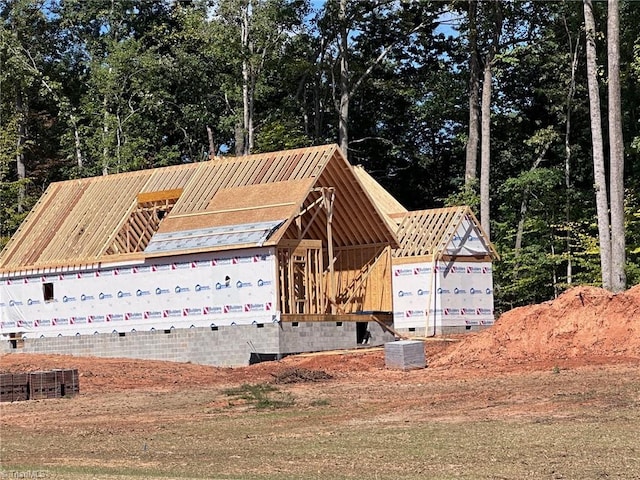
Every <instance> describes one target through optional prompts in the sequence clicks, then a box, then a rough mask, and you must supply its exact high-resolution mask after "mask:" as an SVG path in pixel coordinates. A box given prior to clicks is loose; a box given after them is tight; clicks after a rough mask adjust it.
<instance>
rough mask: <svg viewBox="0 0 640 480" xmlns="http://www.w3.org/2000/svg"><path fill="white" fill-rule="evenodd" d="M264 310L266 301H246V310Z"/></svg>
mask: <svg viewBox="0 0 640 480" xmlns="http://www.w3.org/2000/svg"><path fill="white" fill-rule="evenodd" d="M264 310H265V306H264V303H246V304H245V305H244V311H245V312H263V311H264Z"/></svg>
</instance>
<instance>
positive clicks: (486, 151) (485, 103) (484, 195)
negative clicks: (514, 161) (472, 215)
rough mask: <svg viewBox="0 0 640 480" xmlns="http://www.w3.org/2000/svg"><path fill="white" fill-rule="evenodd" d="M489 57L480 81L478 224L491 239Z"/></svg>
mask: <svg viewBox="0 0 640 480" xmlns="http://www.w3.org/2000/svg"><path fill="white" fill-rule="evenodd" d="M491 79H492V75H491V59H490V58H489V56H487V60H486V62H485V66H484V77H483V81H482V108H481V113H482V140H481V147H480V224H481V225H482V228H483V229H484V231H485V233H486V234H487V240H490V239H491V216H490V213H489V208H490V206H491V205H490V204H491V202H490V199H489V172H490V170H491Z"/></svg>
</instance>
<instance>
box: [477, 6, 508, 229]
mask: <svg viewBox="0 0 640 480" xmlns="http://www.w3.org/2000/svg"><path fill="white" fill-rule="evenodd" d="M490 9H491V14H490V16H491V19H492V22H491V28H492V39H491V43H490V45H489V49H488V51H487V54H486V56H485V59H484V71H483V72H484V73H483V79H482V102H481V108H480V116H481V119H482V120H481V136H480V223H481V224H482V228H483V229H484V231H485V232H486V234H487V236H488V237H489V238H491V206H490V174H491V88H492V85H491V83H492V81H493V73H492V69H493V62H494V60H495V58H496V54H497V53H498V49H499V44H500V37H501V35H502V21H503V14H502V5H501V3H500V1H499V0H494V1H493V2H491V6H490Z"/></svg>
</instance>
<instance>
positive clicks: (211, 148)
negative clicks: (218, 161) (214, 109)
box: [207, 125, 217, 160]
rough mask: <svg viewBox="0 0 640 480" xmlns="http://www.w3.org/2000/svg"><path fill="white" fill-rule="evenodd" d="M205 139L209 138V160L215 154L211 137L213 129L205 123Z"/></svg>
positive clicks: (214, 144) (214, 146) (214, 145)
mask: <svg viewBox="0 0 640 480" xmlns="http://www.w3.org/2000/svg"><path fill="white" fill-rule="evenodd" d="M207 139H208V140H209V160H212V159H213V157H215V156H216V150H217V148H216V143H215V141H214V139H213V130H211V127H210V126H209V125H207Z"/></svg>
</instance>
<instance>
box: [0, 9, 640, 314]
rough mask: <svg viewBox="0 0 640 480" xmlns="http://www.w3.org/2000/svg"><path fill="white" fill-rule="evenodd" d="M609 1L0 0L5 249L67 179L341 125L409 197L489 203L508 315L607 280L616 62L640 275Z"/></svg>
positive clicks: (625, 68) (636, 165)
mask: <svg viewBox="0 0 640 480" xmlns="http://www.w3.org/2000/svg"><path fill="white" fill-rule="evenodd" d="M587 7H588V8H589V9H590V11H591V12H593V16H594V20H595V25H594V27H592V28H589V24H588V23H587V24H586V25H587V27H585V12H587ZM610 7H611V4H610V3H609V4H608V3H607V2H601V1H596V2H593V4H592V3H591V0H585V1H584V2H583V1H497V0H487V1H478V2H476V1H471V2H468V1H462V0H449V1H427V0H424V1H419V0H415V1H411V2H408V1H407V2H402V1H397V0H369V1H366V0H360V1H358V0H327V1H322V2H320V1H310V0H217V1H209V0H193V1H182V0H155V1H144V0H5V1H3V2H2V3H1V4H0V16H1V18H2V22H1V25H0V28H1V30H0V127H1V128H0V237H1V240H0V242H1V243H0V246H3V245H4V244H5V243H6V242H7V241H8V239H9V238H10V237H11V235H12V234H13V232H15V230H16V229H17V228H18V227H19V225H20V222H21V221H22V220H23V218H24V217H25V216H26V214H27V213H28V211H29V210H30V208H31V207H32V206H33V205H34V204H35V202H36V201H37V200H38V198H39V197H40V196H41V195H42V193H43V192H44V191H45V189H46V188H47V186H48V185H49V184H50V183H51V182H54V181H60V180H67V179H72V178H78V177H87V176H93V175H107V174H111V173H117V172H125V171H130V170H137V169H143V168H154V167H160V166H166V165H174V164H179V163H185V162H200V161H205V160H207V159H208V158H209V156H210V155H228V154H232V155H244V154H248V153H259V152H267V151H275V150H282V149H289V148H296V147H305V146H310V145H319V144H326V143H338V144H339V145H340V146H341V147H342V149H343V151H344V152H345V154H346V155H347V156H348V159H349V161H350V162H351V163H352V164H360V165H362V166H364V167H365V168H366V170H367V171H369V172H370V173H371V174H372V175H373V176H374V177H375V178H376V179H377V180H378V181H379V182H380V183H381V184H382V185H383V186H385V187H386V188H387V189H388V190H389V191H390V192H391V193H392V194H393V195H394V196H395V197H396V198H397V199H398V200H399V201H400V202H401V203H402V204H403V205H404V206H405V207H406V208H408V209H411V210H414V209H425V208H433V207H439V206H444V205H452V204H468V205H470V206H471V207H472V208H473V209H474V211H475V212H476V214H477V215H478V216H479V218H480V217H482V222H483V225H485V228H486V229H487V230H488V231H489V233H490V236H491V240H492V241H493V242H494V244H495V245H496V247H497V249H498V251H499V253H500V256H501V259H500V261H497V262H495V264H494V282H495V297H496V311H497V313H500V312H502V311H505V310H508V309H510V308H513V307H515V306H518V305H523V304H529V303H534V302H540V301H544V300H548V299H551V298H554V297H555V296H557V295H558V294H559V293H561V292H562V291H563V290H566V289H567V288H568V287H570V286H571V285H573V284H591V285H602V284H603V273H602V272H603V271H604V268H603V267H602V264H601V259H602V258H603V255H601V243H602V242H601V239H602V237H600V238H599V233H600V234H602V231H603V225H602V221H601V217H599V215H598V211H597V210H598V209H597V208H596V197H597V195H599V194H600V195H601V194H604V195H605V197H604V198H605V201H606V200H607V195H610V196H611V197H613V195H612V194H611V191H610V190H609V189H608V188H607V185H608V182H609V181H610V180H611V179H612V178H613V176H614V175H613V174H611V175H608V172H609V168H610V166H611V165H612V164H613V163H614V162H613V156H610V155H609V153H608V152H610V151H613V149H612V148H609V147H611V146H613V145H614V143H615V142H613V141H612V142H609V138H613V135H612V134H611V133H610V132H611V131H612V130H610V129H609V128H608V127H609V126H611V125H613V124H612V123H611V120H610V117H609V115H608V114H609V113H610V111H611V109H610V103H609V102H611V101H612V100H611V98H612V97H611V96H610V95H611V94H610V92H611V90H610V89H609V86H610V85H614V83H612V79H615V80H616V81H617V80H619V82H620V106H621V122H620V128H618V129H617V133H619V134H621V135H622V137H621V138H622V147H621V148H622V158H623V160H624V167H623V168H624V170H623V172H624V190H623V192H622V194H623V195H624V240H625V242H624V243H623V246H624V249H625V251H624V254H625V256H624V275H625V276H626V279H625V280H624V281H625V282H626V283H625V284H626V285H629V286H630V285H634V284H637V283H640V117H639V114H640V87H639V83H640V82H639V80H640V27H639V25H640V2H636V1H624V0H622V1H620V3H619V5H618V3H617V1H616V2H615V9H616V11H617V12H618V13H619V19H618V22H619V23H618V25H619V34H618V35H619V37H618V38H619V49H618V51H619V71H613V70H612V67H611V62H610V61H609V62H608V60H610V59H611V58H612V57H611V51H610V50H608V48H609V47H608V44H609V45H610V44H611V32H610V30H611V27H610V25H609V26H608V25H607V21H608V19H610V18H611V9H610ZM588 40H591V42H592V43H591V44H592V46H595V54H596V55H595V58H596V61H597V64H595V66H596V69H595V70H593V72H594V75H593V78H594V79H595V80H596V81H597V84H595V85H596V88H597V90H595V94H596V96H598V97H599V98H600V104H599V105H597V106H596V110H597V111H598V112H599V113H601V120H600V119H598V123H600V121H601V122H602V125H601V126H602V134H603V135H602V136H603V139H602V141H603V145H604V150H603V151H604V171H605V177H604V178H605V180H604V181H603V179H602V177H599V176H598V174H597V171H598V167H597V164H596V163H595V162H594V152H595V151H596V150H597V148H596V149H594V145H595V144H594V142H593V138H592V132H593V131H594V128H593V127H594V116H593V115H594V105H595V104H594V98H593V97H592V98H591V103H590V98H589V81H588V71H589V69H588V68H587V66H588V58H589V57H588V51H589V50H588ZM612 72H613V73H612ZM488 87H490V88H488ZM608 92H609V93H608ZM590 107H591V111H590ZM608 122H609V123H608ZM614 130H615V129H614ZM611 155H613V154H611ZM609 160H612V161H611V162H610V161H609ZM594 172H595V173H596V174H595V175H594ZM622 194H621V195H622ZM606 205H607V204H606V203H605V206H606ZM600 213H602V212H600ZM599 223H600V227H601V229H600V232H599ZM608 229H609V226H608V224H607V225H606V226H604V231H608ZM611 237H613V240H614V241H615V239H616V235H615V234H612V235H611ZM611 237H610V238H611ZM618 237H619V235H618ZM605 283H606V282H605Z"/></svg>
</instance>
